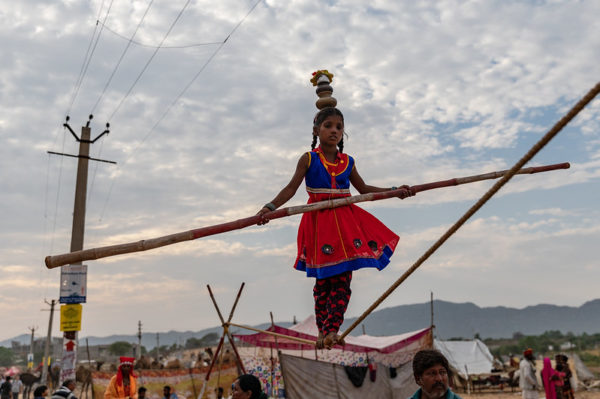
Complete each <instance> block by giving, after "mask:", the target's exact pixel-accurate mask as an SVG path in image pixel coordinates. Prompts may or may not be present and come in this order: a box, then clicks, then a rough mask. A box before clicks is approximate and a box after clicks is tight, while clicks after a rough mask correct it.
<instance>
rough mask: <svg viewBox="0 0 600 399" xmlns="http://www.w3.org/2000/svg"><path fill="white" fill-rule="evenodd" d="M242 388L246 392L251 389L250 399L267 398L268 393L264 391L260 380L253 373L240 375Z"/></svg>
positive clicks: (239, 379) (239, 380)
mask: <svg viewBox="0 0 600 399" xmlns="http://www.w3.org/2000/svg"><path fill="white" fill-rule="evenodd" d="M238 382H239V384H240V388H241V389H242V391H244V392H248V391H251V392H252V395H251V396H250V399H263V398H264V399H266V398H267V395H266V394H265V393H264V392H263V391H262V387H261V386H260V381H259V380H258V378H256V377H255V376H253V375H252V374H243V375H240V376H239V377H238Z"/></svg>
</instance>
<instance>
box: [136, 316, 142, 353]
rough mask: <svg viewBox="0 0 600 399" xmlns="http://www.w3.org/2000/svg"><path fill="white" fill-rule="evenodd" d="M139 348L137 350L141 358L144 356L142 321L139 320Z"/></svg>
mask: <svg viewBox="0 0 600 399" xmlns="http://www.w3.org/2000/svg"><path fill="white" fill-rule="evenodd" d="M137 337H138V350H137V360H140V357H141V356H142V321H141V320H138V333H137Z"/></svg>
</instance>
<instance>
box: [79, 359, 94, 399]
mask: <svg viewBox="0 0 600 399" xmlns="http://www.w3.org/2000/svg"><path fill="white" fill-rule="evenodd" d="M75 381H77V382H81V397H83V394H84V393H85V397H86V399H87V397H88V389H89V388H90V387H92V398H93V397H94V387H93V385H92V371H91V370H90V369H88V368H87V367H85V366H79V367H77V370H76V371H75Z"/></svg>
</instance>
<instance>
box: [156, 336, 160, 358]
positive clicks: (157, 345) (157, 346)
mask: <svg viewBox="0 0 600 399" xmlns="http://www.w3.org/2000/svg"><path fill="white" fill-rule="evenodd" d="M159 345H160V344H159V341H158V333H156V361H157V362H158V361H159V360H158V356H159V355H160V353H159V349H158V348H159Z"/></svg>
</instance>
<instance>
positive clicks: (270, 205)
mask: <svg viewBox="0 0 600 399" xmlns="http://www.w3.org/2000/svg"><path fill="white" fill-rule="evenodd" d="M263 208H267V209H268V210H270V211H271V212H273V211H274V210H275V209H277V207H276V206H275V204H273V203H272V202H269V203H268V204H265V206H263Z"/></svg>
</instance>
